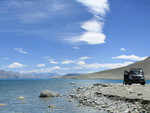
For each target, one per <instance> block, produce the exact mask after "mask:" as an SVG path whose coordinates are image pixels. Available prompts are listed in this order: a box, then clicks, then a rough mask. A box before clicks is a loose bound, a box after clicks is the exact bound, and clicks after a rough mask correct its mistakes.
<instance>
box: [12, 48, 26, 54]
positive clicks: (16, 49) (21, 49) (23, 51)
mask: <svg viewBox="0 0 150 113" xmlns="http://www.w3.org/2000/svg"><path fill="white" fill-rule="evenodd" d="M14 50H15V51H17V52H19V53H21V54H28V52H27V51H25V50H24V49H23V48H14Z"/></svg>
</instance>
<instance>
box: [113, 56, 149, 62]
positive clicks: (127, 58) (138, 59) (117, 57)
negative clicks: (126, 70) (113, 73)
mask: <svg viewBox="0 0 150 113" xmlns="http://www.w3.org/2000/svg"><path fill="white" fill-rule="evenodd" d="M146 58H147V56H145V57H139V56H136V55H120V56H116V57H112V59H124V60H133V61H140V60H144V59H146Z"/></svg>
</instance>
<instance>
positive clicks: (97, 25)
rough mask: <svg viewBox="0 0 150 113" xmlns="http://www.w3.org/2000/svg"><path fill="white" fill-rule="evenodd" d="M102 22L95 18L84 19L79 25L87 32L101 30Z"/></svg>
mask: <svg viewBox="0 0 150 113" xmlns="http://www.w3.org/2000/svg"><path fill="white" fill-rule="evenodd" d="M103 25H104V23H103V22H98V21H96V20H90V21H86V22H84V23H83V24H82V25H81V28H82V29H84V30H86V31H88V32H102V31H103V30H102V29H103Z"/></svg>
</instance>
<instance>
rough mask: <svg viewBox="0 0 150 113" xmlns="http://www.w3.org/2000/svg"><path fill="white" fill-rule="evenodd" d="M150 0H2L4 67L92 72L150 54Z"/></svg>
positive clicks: (0, 39) (25, 70) (0, 61)
mask: <svg viewBox="0 0 150 113" xmlns="http://www.w3.org/2000/svg"><path fill="white" fill-rule="evenodd" d="M149 6H150V1H149V0H138V1H137V0H1V1H0V69H3V70H7V71H17V72H21V73H33V72H34V73H59V74H66V73H92V72H97V71H102V70H106V69H112V68H117V67H122V66H126V65H129V64H131V63H134V62H136V61H140V60H143V59H145V58H147V57H148V56H149V48H150V45H149V42H150V38H149V36H150V32H149V29H150V21H149V20H150V13H149V11H150V7H149Z"/></svg>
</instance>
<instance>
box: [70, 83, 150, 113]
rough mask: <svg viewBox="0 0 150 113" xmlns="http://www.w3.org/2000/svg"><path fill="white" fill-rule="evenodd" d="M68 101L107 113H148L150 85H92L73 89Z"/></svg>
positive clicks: (149, 107)
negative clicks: (75, 101)
mask: <svg viewBox="0 0 150 113" xmlns="http://www.w3.org/2000/svg"><path fill="white" fill-rule="evenodd" d="M69 100H70V101H74V100H77V101H78V102H79V104H80V105H82V106H84V105H85V106H89V107H93V108H94V109H98V110H99V111H100V112H107V113H150V85H145V86H142V85H137V84H135V85H131V86H128V85H126V86H124V85H122V84H100V83H97V84H93V85H91V86H87V87H79V88H76V89H73V90H72V92H71V93H70V95H69Z"/></svg>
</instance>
